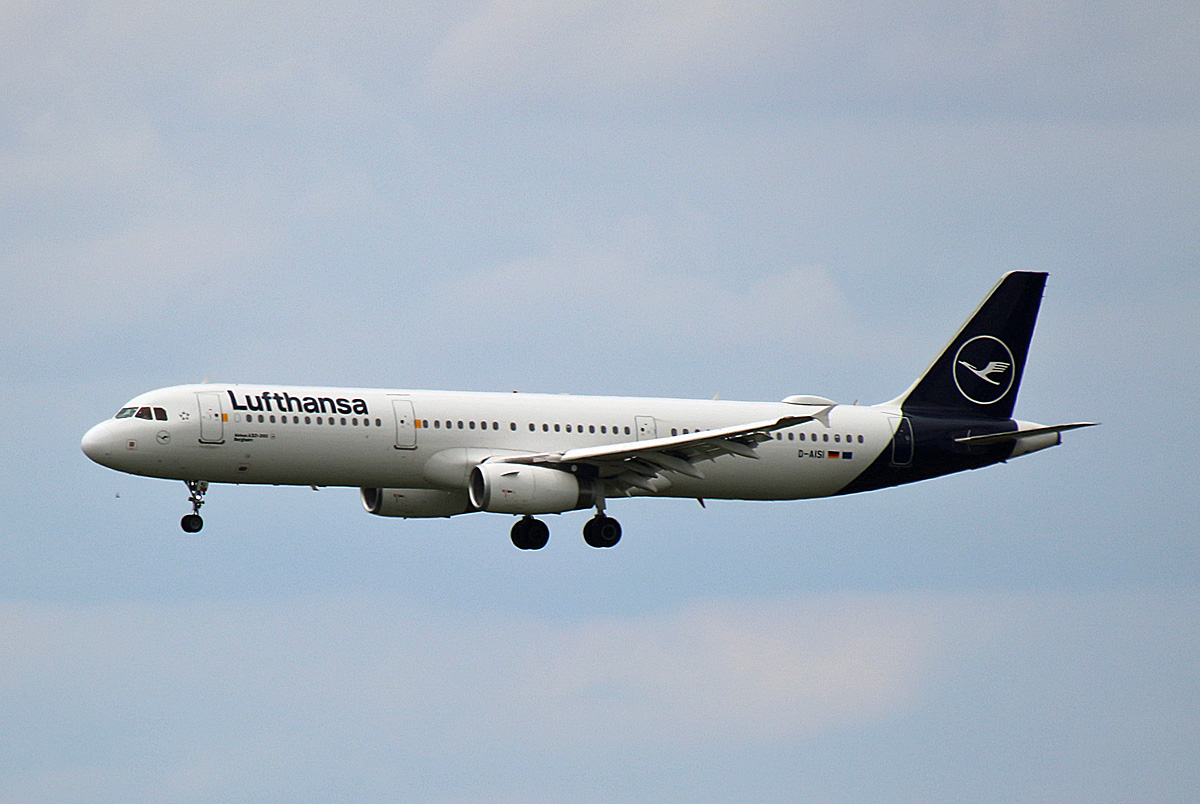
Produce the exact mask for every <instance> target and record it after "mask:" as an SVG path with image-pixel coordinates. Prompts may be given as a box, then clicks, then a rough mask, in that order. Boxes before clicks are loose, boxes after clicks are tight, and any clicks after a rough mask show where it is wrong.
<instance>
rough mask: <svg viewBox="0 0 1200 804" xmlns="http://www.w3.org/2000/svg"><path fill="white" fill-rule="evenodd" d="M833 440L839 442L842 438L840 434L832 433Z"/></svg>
mask: <svg viewBox="0 0 1200 804" xmlns="http://www.w3.org/2000/svg"><path fill="white" fill-rule="evenodd" d="M833 440H834V441H838V442H840V441H841V440H842V436H841V434H840V433H834V434H833Z"/></svg>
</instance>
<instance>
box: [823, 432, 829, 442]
mask: <svg viewBox="0 0 1200 804" xmlns="http://www.w3.org/2000/svg"><path fill="white" fill-rule="evenodd" d="M824 439H825V440H826V441H828V440H829V433H825V434H824Z"/></svg>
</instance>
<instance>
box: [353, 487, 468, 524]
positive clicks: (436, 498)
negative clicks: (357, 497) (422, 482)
mask: <svg viewBox="0 0 1200 804" xmlns="http://www.w3.org/2000/svg"><path fill="white" fill-rule="evenodd" d="M359 493H360V494H361V495H362V503H363V508H366V509H367V512H368V513H372V514H376V515H378V516H403V517H409V518H414V519H415V518H420V517H437V516H454V515H455V514H465V513H467V512H468V511H470V510H472V508H471V505H470V502H469V501H468V500H467V495H466V494H464V493H463V492H461V491H438V490H437V489H360V490H359Z"/></svg>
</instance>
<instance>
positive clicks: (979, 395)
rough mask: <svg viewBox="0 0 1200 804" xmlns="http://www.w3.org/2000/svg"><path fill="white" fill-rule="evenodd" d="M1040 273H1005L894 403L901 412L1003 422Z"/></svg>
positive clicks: (1034, 310) (1038, 299) (1025, 346)
mask: <svg viewBox="0 0 1200 804" xmlns="http://www.w3.org/2000/svg"><path fill="white" fill-rule="evenodd" d="M1045 286H1046V274H1044V273H1034V272H1031V271H1014V272H1012V273H1009V274H1005V275H1004V277H1003V278H1002V279H1001V280H1000V283H999V284H998V285H996V287H995V288H994V289H993V290H992V292H991V293H989V294H988V297H987V298H986V299H984V300H983V304H981V305H979V309H978V310H976V311H975V313H974V315H972V316H971V317H970V318H969V319H968V320H967V323H966V324H964V325H963V327H962V329H961V330H959V332H958V334H957V335H955V336H954V339H953V340H951V341H950V344H949V345H948V346H947V347H946V349H945V351H943V352H942V353H941V355H939V356H938V358H937V360H935V361H933V364H932V365H931V366H930V367H929V368H928V369H927V370H926V371H925V374H924V375H923V376H922V377H921V379H919V380H917V382H916V383H915V384H914V385H913V386H912V388H910V389H909V390H908V391H907V392H906V393H905V394H904V395H903V396H901V397H900V398H898V399H896V400H895V402H896V403H898V404H899V405H900V408H901V409H902V410H903V411H904V412H905V413H906V414H913V415H926V416H956V417H961V418H983V419H997V420H1007V419H1011V418H1012V414H1013V406H1014V405H1015V404H1016V401H1017V390H1018V388H1020V386H1021V374H1022V372H1023V371H1024V369H1025V358H1026V356H1027V355H1028V354H1029V341H1030V339H1031V338H1032V337H1033V325H1034V323H1035V322H1036V321H1037V314H1038V308H1039V307H1040V306H1041V303H1042V290H1043V289H1044V288H1045Z"/></svg>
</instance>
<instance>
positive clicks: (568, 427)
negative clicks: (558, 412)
mask: <svg viewBox="0 0 1200 804" xmlns="http://www.w3.org/2000/svg"><path fill="white" fill-rule="evenodd" d="M567 432H568V433H569V432H571V425H569V424H568V425H567Z"/></svg>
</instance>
